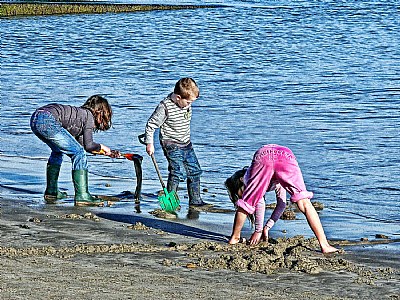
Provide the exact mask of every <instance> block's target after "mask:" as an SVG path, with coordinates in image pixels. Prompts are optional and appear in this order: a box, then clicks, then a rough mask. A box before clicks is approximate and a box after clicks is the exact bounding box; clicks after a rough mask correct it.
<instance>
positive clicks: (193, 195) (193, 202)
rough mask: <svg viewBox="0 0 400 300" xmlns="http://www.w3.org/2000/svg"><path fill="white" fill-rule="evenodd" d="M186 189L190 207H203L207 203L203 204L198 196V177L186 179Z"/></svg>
mask: <svg viewBox="0 0 400 300" xmlns="http://www.w3.org/2000/svg"><path fill="white" fill-rule="evenodd" d="M187 189H188V194H189V205H190V206H204V205H207V203H205V202H203V200H202V199H201V196H200V177H197V176H196V177H193V178H188V179H187Z"/></svg>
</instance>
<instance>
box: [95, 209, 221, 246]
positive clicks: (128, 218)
mask: <svg viewBox="0 0 400 300" xmlns="http://www.w3.org/2000/svg"><path fill="white" fill-rule="evenodd" d="M96 215H97V216H98V217H100V218H104V219H108V220H112V221H117V222H123V223H128V224H135V223H137V222H140V223H142V224H144V225H146V226H147V227H151V228H155V229H159V230H162V231H165V232H168V233H173V234H179V235H183V236H188V237H194V238H199V239H207V240H213V241H217V242H227V241H228V239H227V237H226V236H225V235H222V234H220V233H216V232H212V231H207V230H203V229H200V228H196V227H192V226H187V225H185V224H180V223H175V222H170V221H164V220H160V219H152V218H145V217H142V216H134V215H122V214H110V213H97V214H96Z"/></svg>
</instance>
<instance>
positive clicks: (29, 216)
mask: <svg viewBox="0 0 400 300" xmlns="http://www.w3.org/2000/svg"><path fill="white" fill-rule="evenodd" d="M0 205H1V215H0V216H1V218H0V227H1V232H2V244H1V247H0V264H1V266H2V274H1V275H0V277H1V280H0V282H1V283H0V291H1V294H2V299H26V298H27V297H28V298H37V299H89V298H91V299H94V298H98V297H100V296H101V297H102V299H138V298H142V297H143V296H144V295H145V296H146V299H167V298H170V297H174V298H175V299H185V298H187V297H192V298H196V299H197V298H202V297H206V298H208V299H216V298H221V297H227V296H228V295H229V297H230V298H232V299H240V298H243V297H244V296H245V295H248V294H251V295H252V296H254V297H262V298H263V299H368V298H369V297H372V298H376V299H377V297H379V298H380V299H399V290H398V288H396V287H397V286H399V283H400V263H399V261H398V259H396V257H397V256H393V255H392V254H391V253H390V251H389V252H388V251H380V250H374V249H362V248H360V249H358V250H352V249H351V247H349V248H346V246H344V249H345V252H344V253H340V254H334V255H323V254H322V253H320V252H319V251H317V250H316V249H318V245H317V244H316V240H315V239H304V238H302V237H292V238H278V239H276V240H275V239H271V240H270V243H269V244H265V243H264V244H260V245H258V246H256V247H250V246H246V245H243V244H242V245H235V246H229V245H227V243H226V241H222V239H221V241H215V240H214V239H208V238H207V236H208V235H211V234H214V235H217V234H216V233H215V232H214V233H213V232H212V231H209V230H206V229H204V228H194V227H192V228H191V229H190V230H191V231H195V230H197V231H198V232H201V233H202V234H203V235H204V237H201V235H199V237H196V235H187V234H180V233H181V230H180V228H179V226H186V227H190V226H188V225H182V224H177V223H174V222H170V221H165V220H160V219H157V218H153V217H151V216H149V219H152V221H153V222H154V224H157V223H160V222H162V223H163V226H171V227H172V228H173V229H174V230H171V231H166V230H162V229H159V227H157V226H156V225H155V226H152V227H150V226H147V225H145V224H144V223H142V222H140V221H138V220H140V219H137V218H135V216H132V218H131V219H129V220H126V221H124V222H116V221H113V220H111V219H107V218H106V217H101V216H98V215H96V214H95V213H93V212H92V211H91V209H90V208H77V207H63V206H54V205H44V206H42V207H39V208H37V207H30V206H28V205H27V204H26V202H25V201H24V200H11V199H5V198H0ZM164 228H167V227H164ZM182 228H183V227H182ZM177 229H178V230H177ZM188 231H189V230H188ZM171 232H177V233H171Z"/></svg>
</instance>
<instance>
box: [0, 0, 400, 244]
mask: <svg viewBox="0 0 400 300" xmlns="http://www.w3.org/2000/svg"><path fill="white" fill-rule="evenodd" d="M152 2H155V1H152ZM192 3H196V4H197V3H211V2H209V1H207V2H192ZM218 3H223V4H225V5H226V7H224V8H211V9H209V8H207V9H196V10H178V11H153V12H138V13H127V14H103V15H65V16H47V17H29V18H7V19H0V33H1V36H2V54H1V69H0V75H1V85H2V87H1V89H0V101H1V111H0V117H1V118H0V120H1V121H0V122H1V130H0V139H1V144H0V158H1V160H2V166H3V167H2V169H1V173H2V182H1V184H2V189H1V191H2V195H1V197H8V196H12V195H16V196H18V197H22V198H23V197H27V195H29V192H28V193H23V192H18V191H16V190H15V189H18V188H22V189H25V188H26V189H27V190H28V191H31V192H32V193H31V195H32V196H29V197H30V201H32V203H33V204H35V203H39V204H40V203H41V202H40V201H41V192H42V190H43V178H44V165H45V161H46V158H47V156H48V154H49V151H48V149H47V147H46V146H45V145H44V144H42V143H41V142H39V140H38V139H37V138H36V137H35V136H34V135H33V134H32V133H31V131H30V128H29V117H30V115H31V113H32V112H33V111H34V109H35V108H37V107H38V106H40V105H44V104H46V103H49V102H61V103H66V104H72V105H81V103H83V102H84V101H85V100H86V99H87V97H89V96H90V95H92V94H95V93H100V94H103V95H104V96H106V97H107V98H108V99H109V100H110V102H111V104H112V106H113V109H114V119H113V121H114V127H113V128H112V129H111V130H110V131H108V132H105V133H99V134H96V135H95V137H96V139H97V141H98V142H101V143H104V144H106V145H109V146H110V147H112V148H115V149H119V150H121V151H124V152H135V153H139V154H141V155H143V156H144V157H145V159H144V162H143V172H144V186H143V192H144V194H145V195H153V196H149V197H148V198H147V200H146V197H145V199H144V204H143V205H144V207H146V203H148V204H149V207H148V209H153V208H155V207H156V205H157V203H156V202H155V201H156V200H155V197H154V195H155V193H156V192H157V189H158V188H159V182H158V178H157V175H156V173H155V170H154V167H153V165H152V162H151V160H150V159H149V158H148V157H147V155H146V154H145V151H144V148H143V146H142V145H140V144H139V142H138V140H137V136H138V135H139V134H141V133H142V132H143V130H144V126H145V123H146V121H147V118H148V117H149V115H150V114H151V112H152V111H153V110H154V108H155V107H156V105H157V104H158V102H159V101H161V100H162V98H163V97H164V96H165V95H167V94H168V93H169V92H170V91H171V89H172V88H173V85H174V84H175V82H176V81H177V80H178V79H179V78H180V77H184V76H191V77H193V78H195V79H196V80H197V82H198V84H199V86H200V89H201V97H200V99H199V100H198V101H196V102H195V103H194V116H193V121H192V139H193V143H194V146H195V150H196V153H197V155H198V157H199V160H200V163H201V165H202V167H203V169H204V174H203V177H202V182H203V187H204V188H207V189H208V192H206V193H204V195H203V197H204V200H205V201H208V202H212V203H215V204H216V205H218V206H219V207H222V208H231V206H230V203H229V200H228V198H227V195H226V192H225V190H224V188H223V182H224V179H225V178H226V177H228V176H229V175H230V174H231V173H232V172H233V171H235V170H236V169H237V168H240V167H242V166H244V165H248V164H249V163H250V161H251V157H252V155H253V153H254V152H255V151H256V150H257V149H258V148H259V147H260V146H262V145H264V144H267V143H277V144H281V145H286V146H288V147H290V148H291V149H292V150H293V152H294V153H295V154H296V156H297V158H298V160H299V163H300V166H301V168H302V171H303V175H304V178H305V182H306V185H307V187H308V189H309V190H311V191H313V192H314V193H315V199H314V200H316V201H319V202H322V203H323V204H324V206H325V208H324V210H323V211H322V212H321V214H320V216H321V219H322V222H323V224H324V226H325V229H326V232H327V235H328V237H329V238H332V239H343V238H349V239H358V238H360V237H364V236H366V237H369V238H372V237H374V236H375V233H383V234H386V235H389V236H390V237H392V238H396V237H398V236H399V235H400V230H399V224H400V204H399V201H398V200H399V196H400V188H399V186H398V182H399V181H400V174H399V166H400V160H399V157H398V153H399V150H400V138H399V130H398V124H399V121H400V112H399V105H400V100H399V94H400V93H399V92H400V84H399V78H400V77H399V74H400V50H399V48H398V45H399V42H400V33H399V32H400V30H399V29H400V28H399V27H400V25H399V18H398V6H397V5H396V4H395V1H369V2H363V3H360V2H358V1H346V2H338V3H336V2H332V1H318V3H317V2H315V3H313V2H311V3H310V2H308V1H307V2H306V1H220V2H218ZM156 157H157V158H158V161H159V164H160V167H161V170H162V172H163V174H164V177H165V178H166V174H167V172H166V163H165V159H164V157H163V155H162V152H161V151H160V149H159V148H158V149H157V151H156ZM31 164H33V166H32V165H31ZM68 166H69V165H68V161H67V159H66V166H63V173H64V174H63V176H64V177H63V178H64V181H63V183H64V185H67V188H68V189H69V191H70V192H71V191H72V186H71V183H70V178H69V173H70V172H69V169H68ZM90 171H91V174H92V178H93V179H92V182H93V186H91V189H92V192H94V193H96V192H97V193H105V194H117V193H120V192H121V191H123V190H125V189H129V190H132V191H133V189H134V183H133V182H132V178H133V167H132V165H131V164H130V163H129V162H128V161H124V160H114V161H112V160H111V159H108V158H104V157H93V156H91V157H90ZM109 181H111V182H112V183H113V184H112V185H111V188H105V187H104V184H103V183H105V182H109ZM117 182H118V184H116V183H117ZM182 186H184V184H182ZM12 188H14V190H13V189H12ZM18 193H19V194H18ZM185 194H186V193H185V191H184V190H182V192H180V197H181V199H182V202H183V204H184V205H185V203H186V204H187V198H185V197H184V196H185ZM146 201H148V202H146ZM273 201H274V198H273V195H272V194H267V202H268V203H270V202H273ZM68 205H69V204H68ZM118 207H120V208H121V209H126V211H128V212H131V211H132V213H134V209H133V208H132V204H129V203H128V204H126V203H125V204H120V205H119V206H118ZM104 209H108V210H110V209H112V208H104ZM183 209H185V207H183ZM186 209H187V207H186ZM145 211H146V210H143V213H144V212H145ZM267 213H268V212H267ZM180 217H181V218H182V219H184V218H185V210H184V211H183V212H182V215H180ZM232 218H233V214H218V215H214V214H210V213H201V214H200V218H199V219H198V222H215V224H222V225H221V226H222V227H221V228H223V229H221V230H223V231H224V232H228V233H229V230H230V226H231V223H232ZM285 228H288V234H289V235H292V234H297V233H299V234H302V233H304V234H305V235H310V232H309V229H308V227H307V224H306V221H305V220H304V218H302V217H301V216H299V220H296V221H280V222H279V223H278V224H277V227H276V231H277V232H279V231H280V230H283V229H285ZM248 230H250V229H248Z"/></svg>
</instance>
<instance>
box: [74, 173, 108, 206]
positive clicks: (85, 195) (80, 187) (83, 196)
mask: <svg viewBox="0 0 400 300" xmlns="http://www.w3.org/2000/svg"><path fill="white" fill-rule="evenodd" d="M72 181H73V182H74V189H75V198H74V202H75V206H103V201H102V200H101V199H99V198H98V197H96V196H92V195H91V194H90V193H89V189H88V170H72Z"/></svg>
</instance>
